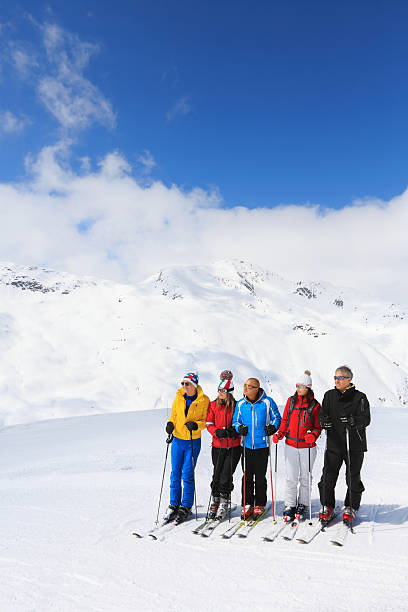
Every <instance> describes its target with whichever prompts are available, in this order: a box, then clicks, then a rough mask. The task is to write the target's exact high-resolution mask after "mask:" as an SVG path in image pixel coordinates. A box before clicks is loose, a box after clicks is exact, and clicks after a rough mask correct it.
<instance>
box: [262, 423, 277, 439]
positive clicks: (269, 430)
mask: <svg viewBox="0 0 408 612" xmlns="http://www.w3.org/2000/svg"><path fill="white" fill-rule="evenodd" d="M264 431H265V434H266V435H267V436H272V435H273V434H274V433H275V432H276V427H275V425H272V423H268V424H267V425H265V427H264Z"/></svg>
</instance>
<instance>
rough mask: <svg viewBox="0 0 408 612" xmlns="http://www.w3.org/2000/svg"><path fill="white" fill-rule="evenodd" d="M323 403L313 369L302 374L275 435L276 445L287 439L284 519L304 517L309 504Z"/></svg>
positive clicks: (290, 519)
mask: <svg viewBox="0 0 408 612" xmlns="http://www.w3.org/2000/svg"><path fill="white" fill-rule="evenodd" d="M319 412H320V404H319V402H318V401H316V400H315V397H314V393H313V391H312V379H311V377H310V372H309V370H305V373H304V374H302V376H299V378H298V382H297V383H296V392H295V394H294V395H292V396H291V397H289V398H288V401H287V402H286V406H285V410H284V412H283V417H282V422H281V424H280V427H279V430H278V431H277V432H276V433H275V434H274V435H273V438H272V439H273V441H274V442H275V444H277V443H278V442H279V440H282V438H284V437H286V440H285V442H286V443H285V467H286V490H285V509H284V511H283V519H284V520H285V521H287V522H288V521H292V520H293V519H294V518H295V516H296V517H297V518H301V517H302V516H303V515H304V514H305V512H306V509H307V507H308V506H309V503H310V499H309V495H310V491H309V453H310V486H311V482H312V476H311V472H312V470H313V464H314V462H315V459H316V454H317V448H316V440H317V438H318V437H319V436H320V433H321V427H320V424H319Z"/></svg>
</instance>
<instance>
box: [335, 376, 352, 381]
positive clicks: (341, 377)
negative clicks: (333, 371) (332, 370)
mask: <svg viewBox="0 0 408 612" xmlns="http://www.w3.org/2000/svg"><path fill="white" fill-rule="evenodd" d="M349 378H350V376H335V377H334V380H347V379H349Z"/></svg>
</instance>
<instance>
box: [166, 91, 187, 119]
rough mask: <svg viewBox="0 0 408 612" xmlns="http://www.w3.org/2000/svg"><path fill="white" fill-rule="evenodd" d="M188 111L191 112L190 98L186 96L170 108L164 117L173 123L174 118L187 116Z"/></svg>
mask: <svg viewBox="0 0 408 612" xmlns="http://www.w3.org/2000/svg"><path fill="white" fill-rule="evenodd" d="M190 111H191V104H190V98H189V97H187V96H184V97H182V98H179V99H178V100H177V102H176V103H175V104H174V106H173V108H171V109H170V110H169V111H168V112H167V113H166V117H167V120H168V121H173V119H175V118H176V117H179V116H183V115H188V113H189V112H190Z"/></svg>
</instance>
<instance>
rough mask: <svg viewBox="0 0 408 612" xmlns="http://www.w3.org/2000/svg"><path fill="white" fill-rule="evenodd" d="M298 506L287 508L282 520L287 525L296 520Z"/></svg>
mask: <svg viewBox="0 0 408 612" xmlns="http://www.w3.org/2000/svg"><path fill="white" fill-rule="evenodd" d="M295 513H296V506H286V507H285V509H284V511H283V515H282V518H283V520H284V521H285V523H290V522H291V521H293V519H294V518H295Z"/></svg>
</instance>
